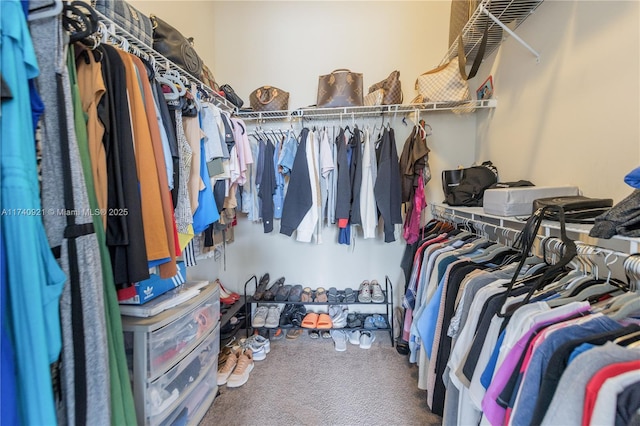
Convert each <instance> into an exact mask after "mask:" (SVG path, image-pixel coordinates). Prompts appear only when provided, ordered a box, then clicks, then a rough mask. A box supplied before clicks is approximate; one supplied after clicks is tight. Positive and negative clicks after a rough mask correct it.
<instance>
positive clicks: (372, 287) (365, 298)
mask: <svg viewBox="0 0 640 426" xmlns="http://www.w3.org/2000/svg"><path fill="white" fill-rule="evenodd" d="M358 302H360V303H370V302H373V303H382V302H384V293H383V292H382V287H380V284H379V283H378V281H376V280H372V281H371V282H369V281H366V280H365V281H362V283H361V284H360V288H359V289H358Z"/></svg>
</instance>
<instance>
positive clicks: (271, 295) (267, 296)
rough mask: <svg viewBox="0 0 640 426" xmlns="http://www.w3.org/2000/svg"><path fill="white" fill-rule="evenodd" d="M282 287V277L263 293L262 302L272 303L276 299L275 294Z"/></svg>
mask: <svg viewBox="0 0 640 426" xmlns="http://www.w3.org/2000/svg"><path fill="white" fill-rule="evenodd" d="M283 285H284V277H280V278H278V279H277V280H276V281H275V282H274V283H273V284H272V285H271V287H269V288H268V289H267V291H265V292H264V296H262V300H266V301H272V300H274V299H275V298H276V293H277V292H278V290H279V289H280V287H282V286H283Z"/></svg>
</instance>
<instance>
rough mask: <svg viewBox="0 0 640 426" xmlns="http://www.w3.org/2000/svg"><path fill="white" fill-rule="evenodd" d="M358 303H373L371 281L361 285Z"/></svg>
mask: <svg viewBox="0 0 640 426" xmlns="http://www.w3.org/2000/svg"><path fill="white" fill-rule="evenodd" d="M358 302H360V303H370V302H371V284H369V281H362V283H361V284H360V289H359V290H358Z"/></svg>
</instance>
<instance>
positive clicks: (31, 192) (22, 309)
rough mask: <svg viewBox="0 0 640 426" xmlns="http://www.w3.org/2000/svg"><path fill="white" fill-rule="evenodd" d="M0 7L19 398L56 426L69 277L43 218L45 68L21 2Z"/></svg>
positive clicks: (6, 217) (5, 207) (5, 190)
mask: <svg viewBox="0 0 640 426" xmlns="http://www.w3.org/2000/svg"><path fill="white" fill-rule="evenodd" d="M0 9H1V10H0V34H2V39H1V42H0V43H1V45H0V47H1V49H0V51H1V61H0V73H1V74H2V77H3V78H4V79H5V81H6V82H7V84H8V86H9V87H10V88H11V91H12V94H13V99H11V100H7V101H4V102H2V115H1V116H0V127H1V128H2V139H1V140H0V162H1V165H2V181H1V182H2V183H1V189H2V197H1V198H2V211H3V215H2V233H3V236H4V240H5V243H6V246H5V248H6V261H7V277H8V280H7V281H8V286H9V300H8V310H9V312H8V322H9V327H10V329H11V330H12V337H13V339H14V348H15V353H16V370H17V378H18V381H17V392H18V395H17V398H18V403H19V411H20V418H21V419H22V421H23V422H24V424H30V425H31V424H33V425H35V424H38V425H54V424H56V423H57V420H56V412H55V406H54V399H53V386H52V383H51V374H50V370H49V364H50V363H51V362H53V361H55V360H57V358H58V356H59V354H60V348H61V332H60V319H59V318H60V317H59V300H60V294H61V292H62V288H63V285H64V282H65V280H66V277H65V275H64V273H63V272H62V270H61V269H60V267H59V266H58V264H57V263H56V261H55V259H54V257H53V255H52V253H51V250H50V249H49V243H48V241H47V238H46V235H45V232H44V226H43V223H42V213H43V212H42V210H41V208H42V205H41V202H40V193H39V190H40V189H39V183H38V172H37V167H36V151H35V139H34V135H33V122H32V116H31V106H30V103H29V86H28V81H29V79H32V78H35V77H36V76H37V75H38V73H39V69H38V64H37V62H36V57H35V52H34V49H33V45H32V42H31V36H30V34H29V30H28V27H27V22H26V19H25V16H24V13H23V12H22V7H21V5H20V2H19V1H17V0H3V1H2V2H1V3H0ZM8 123H10V125H9V124H8ZM45 213H46V212H45Z"/></svg>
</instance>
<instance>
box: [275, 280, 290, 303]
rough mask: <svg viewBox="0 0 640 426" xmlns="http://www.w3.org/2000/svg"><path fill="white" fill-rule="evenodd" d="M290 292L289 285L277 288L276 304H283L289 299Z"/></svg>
mask: <svg viewBox="0 0 640 426" xmlns="http://www.w3.org/2000/svg"><path fill="white" fill-rule="evenodd" d="M290 291H291V285H289V284H285V285H283V286H281V287H279V288H278V292H277V293H276V302H284V301H285V300H287V298H288V297H289V292H290Z"/></svg>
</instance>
